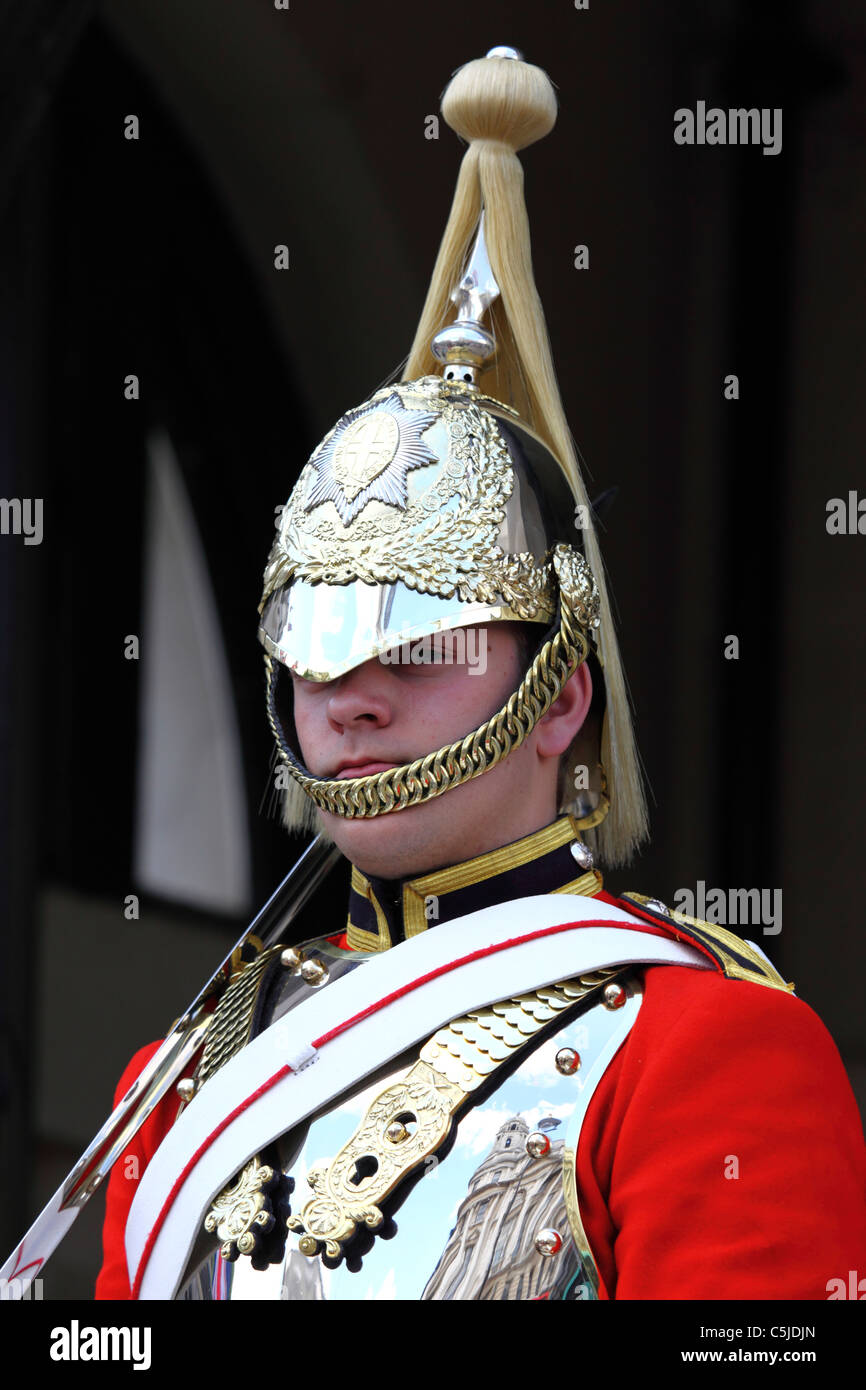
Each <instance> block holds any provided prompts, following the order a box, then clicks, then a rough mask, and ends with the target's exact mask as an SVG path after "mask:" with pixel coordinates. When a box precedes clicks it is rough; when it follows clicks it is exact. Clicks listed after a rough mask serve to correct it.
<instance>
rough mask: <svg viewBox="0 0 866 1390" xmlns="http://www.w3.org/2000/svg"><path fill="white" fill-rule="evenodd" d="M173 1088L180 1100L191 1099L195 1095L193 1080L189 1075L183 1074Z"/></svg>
mask: <svg viewBox="0 0 866 1390" xmlns="http://www.w3.org/2000/svg"><path fill="white" fill-rule="evenodd" d="M175 1090H176V1091H177V1093H178V1095H179V1096H180V1098H181V1100H183V1101H188V1100H192V1098H193V1096H194V1095H195V1082H194V1081H193V1079H192V1077H191V1076H185V1077H184V1078H183V1080H182V1081H178V1083H177V1085H176V1087H175Z"/></svg>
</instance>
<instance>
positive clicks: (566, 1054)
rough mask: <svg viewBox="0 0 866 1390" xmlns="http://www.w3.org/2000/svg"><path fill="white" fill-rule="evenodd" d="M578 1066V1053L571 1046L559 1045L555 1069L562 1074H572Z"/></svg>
mask: <svg viewBox="0 0 866 1390" xmlns="http://www.w3.org/2000/svg"><path fill="white" fill-rule="evenodd" d="M579 1067H580V1053H579V1052H575V1050H574V1048H573V1047H561V1048H560V1049H559V1051H558V1052H557V1054H556V1070H557V1071H561V1072H562V1074H563V1076H574V1073H575V1072H576V1071H577V1070H578V1068H579Z"/></svg>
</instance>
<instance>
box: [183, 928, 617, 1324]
mask: <svg viewBox="0 0 866 1390" xmlns="http://www.w3.org/2000/svg"><path fill="white" fill-rule="evenodd" d="M319 949H320V950H321V947H319ZM327 955H328V956H330V957H331V960H330V962H329V964H330V968H331V971H332V978H334V977H335V976H336V975H337V974H339V973H342V971H343V970H345V969H346V968H350V959H349V956H348V955H347V953H345V952H342V951H340V950H339V949H338V948H334V947H330V948H329V949H328V951H327ZM362 960H363V958H362V957H361V956H360V953H351V966H354V965H356V964H358V965H360V964H362ZM618 978H619V983H620V984H621V985H622V986H624V994H623V991H620V992H619V998H618V1000H617V1003H616V1005H615V1006H614V1007H611V1005H610V1002H609V1000H608V1001H607V1002H606V1001H605V1000H604V998H603V997H601V996H600V995H599V993H598V992H597V991H596V992H595V993H594V995H593V996H592V998H591V999H590V1000H587V1001H584V1002H582V1003H579V1004H577V1005H575V1006H574V1007H573V1008H570V1009H568V1010H567V1011H566V1013H565V1014H564V1015H563V1017H562V1018H560V1019H556V1020H555V1021H554V1022H553V1024H552V1025H550V1026H548V1027H546V1028H544V1029H542V1030H541V1031H540V1033H539V1034H538V1036H537V1037H535V1038H533V1039H531V1040H530V1041H529V1042H527V1043H525V1044H524V1045H523V1046H522V1047H521V1048H520V1050H519V1054H518V1055H517V1056H516V1057H515V1059H514V1061H513V1062H512V1063H511V1064H510V1065H503V1066H500V1067H499V1069H498V1070H497V1071H494V1072H493V1074H492V1075H490V1076H489V1078H488V1079H487V1084H485V1086H484V1087H483V1088H482V1090H480V1091H479V1092H478V1095H477V1097H476V1096H473V1097H471V1098H470V1100H471V1101H472V1102H474V1103H471V1104H470V1105H468V1106H467V1107H465V1108H464V1109H462V1110H461V1111H460V1113H459V1115H458V1116H457V1117H456V1123H455V1124H454V1125H453V1127H452V1131H451V1133H450V1135H449V1136H448V1139H447V1140H446V1142H445V1143H444V1144H442V1145H441V1146H440V1148H439V1150H438V1151H437V1152H436V1153H435V1154H430V1155H429V1156H428V1157H426V1158H425V1159H424V1161H423V1166H419V1167H418V1168H417V1169H416V1171H415V1172H413V1173H412V1174H411V1175H410V1176H409V1177H408V1178H407V1179H406V1180H405V1181H404V1183H403V1185H402V1187H401V1188H400V1189H398V1190H397V1191H396V1192H395V1193H394V1196H393V1200H392V1202H391V1203H390V1205H389V1206H388V1209H387V1216H388V1220H387V1222H386V1223H385V1224H384V1225H383V1226H382V1228H381V1232H380V1233H378V1234H368V1233H366V1232H365V1233H364V1239H363V1240H360V1241H356V1242H355V1243H354V1246H352V1245H350V1246H349V1247H347V1252H346V1256H345V1257H343V1258H341V1259H339V1260H337V1261H334V1260H329V1259H328V1258H327V1256H326V1255H324V1254H323V1253H319V1254H316V1255H313V1256H309V1255H304V1254H302V1253H301V1251H300V1250H299V1248H298V1237H297V1235H294V1234H292V1233H291V1232H290V1233H289V1235H288V1239H287V1243H286V1252H285V1257H284V1259H283V1261H282V1263H281V1264H273V1265H271V1266H269V1267H268V1268H267V1269H266V1270H264V1271H261V1272H260V1271H257V1270H255V1269H253V1267H252V1264H251V1262H250V1260H249V1259H248V1258H246V1257H244V1256H241V1257H240V1258H239V1259H238V1260H237V1261H236V1262H234V1263H229V1262H227V1261H226V1260H224V1259H222V1258H221V1256H220V1255H219V1253H218V1252H212V1253H210V1254H207V1256H206V1258H205V1259H204V1260H203V1261H202V1260H201V1255H202V1246H201V1244H199V1247H198V1255H197V1260H198V1261H199V1263H198V1268H197V1270H196V1272H195V1273H194V1274H192V1276H191V1277H189V1278H188V1279H187V1281H186V1284H185V1285H184V1287H183V1290H182V1292H181V1293H180V1295H179V1297H181V1298H186V1299H207V1300H210V1299H232V1300H241V1299H243V1300H249V1299H275V1300H279V1299H282V1300H295V1299H362V1300H365V1299H386V1300H392V1299H542V1298H552V1299H568V1300H591V1299H595V1298H597V1297H598V1296H599V1276H598V1271H597V1268H596V1265H595V1262H594V1259H593V1255H592V1251H591V1250H590V1248H589V1244H588V1241H587V1238H586V1235H585V1232H584V1229H583V1225H582V1221H581V1214H580V1194H579V1192H578V1190H577V1184H576V1153H577V1145H578V1140H579V1137H580V1131H581V1126H582V1124H583V1120H584V1117H585V1115H586V1112H587V1108H588V1106H589V1102H590V1099H591V1097H592V1094H593V1092H594V1090H595V1088H596V1086H597V1085H598V1082H599V1081H600V1079H601V1077H602V1076H603V1075H604V1072H605V1070H606V1068H607V1066H608V1064H609V1063H610V1060H611V1058H612V1057H613V1055H614V1053H615V1052H616V1051H617V1050H618V1048H619V1047H620V1045H621V1044H622V1042H623V1041H624V1039H625V1038H626V1037H627V1035H628V1033H629V1031H630V1029H631V1027H632V1025H633V1023H634V1021H635V1018H636V1016H637V1012H638V1009H639V1007H640V1003H641V997H642V979H641V975H640V973H639V972H635V971H634V970H632V971H630V972H627V973H624V974H623V975H621V976H619V977H618ZM303 997H304V996H303V993H302V992H299V991H298V990H297V989H294V988H290V989H286V990H285V991H284V993H283V996H282V998H281V999H280V1000H278V1001H277V1003H276V1004H275V1006H274V1007H273V1009H272V1017H273V1018H274V1019H276V1018H278V1017H280V1016H281V1015H283V1014H284V1013H285V1012H286V1010H287V1009H289V1008H291V1007H293V1005H294V1004H295V1003H297V1002H300V999H301V998H303ZM420 1046H421V1045H420V1044H419V1045H418V1046H416V1047H415V1048H414V1049H413V1050H412V1052H411V1053H406V1054H404V1055H403V1056H402V1057H401V1058H399V1059H397V1060H395V1062H393V1063H391V1064H389V1067H388V1069H387V1071H386V1072H385V1071H383V1072H382V1073H380V1074H378V1075H377V1076H376V1077H375V1078H374V1079H373V1080H372V1081H371V1080H370V1078H369V1077H368V1078H367V1079H366V1080H365V1082H364V1084H363V1087H355V1088H354V1091H351V1092H349V1091H347V1094H346V1095H345V1096H344V1097H342V1098H341V1099H340V1101H338V1102H337V1103H336V1104H335V1105H333V1106H332V1107H331V1108H330V1109H328V1110H324V1111H323V1112H322V1113H320V1114H319V1115H317V1116H315V1117H314V1118H313V1119H312V1120H311V1121H310V1122H309V1123H305V1124H304V1125H303V1126H301V1127H298V1128H297V1129H296V1130H294V1131H291V1132H290V1133H288V1134H286V1135H284V1136H283V1137H282V1139H281V1140H280V1141H279V1145H278V1149H279V1162H280V1166H281V1167H282V1169H283V1171H284V1172H285V1173H286V1174H287V1175H289V1176H290V1177H291V1178H292V1179H293V1180H294V1183H295V1187H294V1192H293V1194H292V1197H291V1209H292V1214H293V1215H295V1214H297V1213H299V1212H301V1211H302V1210H303V1208H304V1205H305V1203H306V1202H308V1200H309V1199H310V1198H311V1195H312V1193H311V1189H310V1187H309V1185H308V1183H307V1181H306V1178H307V1174H308V1172H309V1170H310V1169H311V1168H312V1167H313V1166H316V1167H317V1168H321V1167H322V1166H323V1165H324V1166H327V1165H328V1164H329V1163H330V1161H331V1160H332V1159H333V1158H334V1157H335V1156H336V1155H337V1154H338V1153H339V1152H340V1151H341V1150H342V1149H343V1146H344V1145H346V1144H347V1142H348V1141H349V1140H350V1139H351V1138H352V1136H353V1135H354V1133H355V1131H356V1130H357V1129H358V1127H359V1124H360V1123H361V1121H362V1119H363V1118H364V1116H365V1114H366V1113H367V1110H368V1107H369V1106H370V1104H371V1103H372V1102H373V1101H374V1099H375V1098H376V1097H377V1096H378V1095H379V1094H380V1093H381V1092H383V1091H384V1090H385V1089H386V1088H387V1087H389V1086H390V1085H392V1084H393V1083H394V1082H396V1081H398V1080H401V1079H402V1078H403V1077H405V1075H406V1073H407V1071H408V1070H409V1068H410V1067H411V1066H412V1065H413V1063H416V1062H417V1059H418V1056H419V1051H420ZM574 1054H576V1057H577V1059H578V1060H577V1062H575V1056H574ZM354 1181H355V1179H354V1178H353V1182H354ZM369 1181H370V1179H369V1178H368V1177H366V1176H365V1174H364V1172H363V1170H361V1171H359V1172H358V1174H357V1193H358V1198H359V1201H363V1199H364V1188H365V1184H368V1183H369ZM211 1249H212V1247H211Z"/></svg>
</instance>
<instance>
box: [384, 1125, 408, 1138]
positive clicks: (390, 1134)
mask: <svg viewBox="0 0 866 1390" xmlns="http://www.w3.org/2000/svg"><path fill="white" fill-rule="evenodd" d="M385 1138H386V1139H387V1140H388V1142H389V1144H402V1143H403V1141H404V1139H408V1138H409V1131H408V1129H407V1128H406V1126H405V1125H404V1124H403V1122H402V1120H392V1121H391V1123H390V1124H389V1126H388V1128H387V1129H386V1130H385Z"/></svg>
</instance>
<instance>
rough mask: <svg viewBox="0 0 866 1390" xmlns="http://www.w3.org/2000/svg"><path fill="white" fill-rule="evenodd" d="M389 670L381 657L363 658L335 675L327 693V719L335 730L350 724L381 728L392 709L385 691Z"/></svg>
mask: <svg viewBox="0 0 866 1390" xmlns="http://www.w3.org/2000/svg"><path fill="white" fill-rule="evenodd" d="M387 684H388V673H387V672H386V671H385V669H384V668H383V666H382V663H381V662H380V661H376V660H375V659H373V660H372V661H365V662H364V664H363V665H362V666H356V667H355V668H354V669H353V670H352V671H347V672H346V673H345V674H344V675H342V676H338V677H337V679H336V680H335V681H334V683H333V685H334V688H333V691H332V693H331V694H330V695H329V697H328V706H327V712H328V723H329V724H330V725H331V728H332V729H336V731H337V732H338V733H343V731H344V730H346V729H353V728H359V729H360V728H371V727H372V728H384V727H385V726H386V725H388V724H390V723H391V719H392V716H393V710H392V707H391V701H390V699H389V696H388V691H387Z"/></svg>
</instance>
